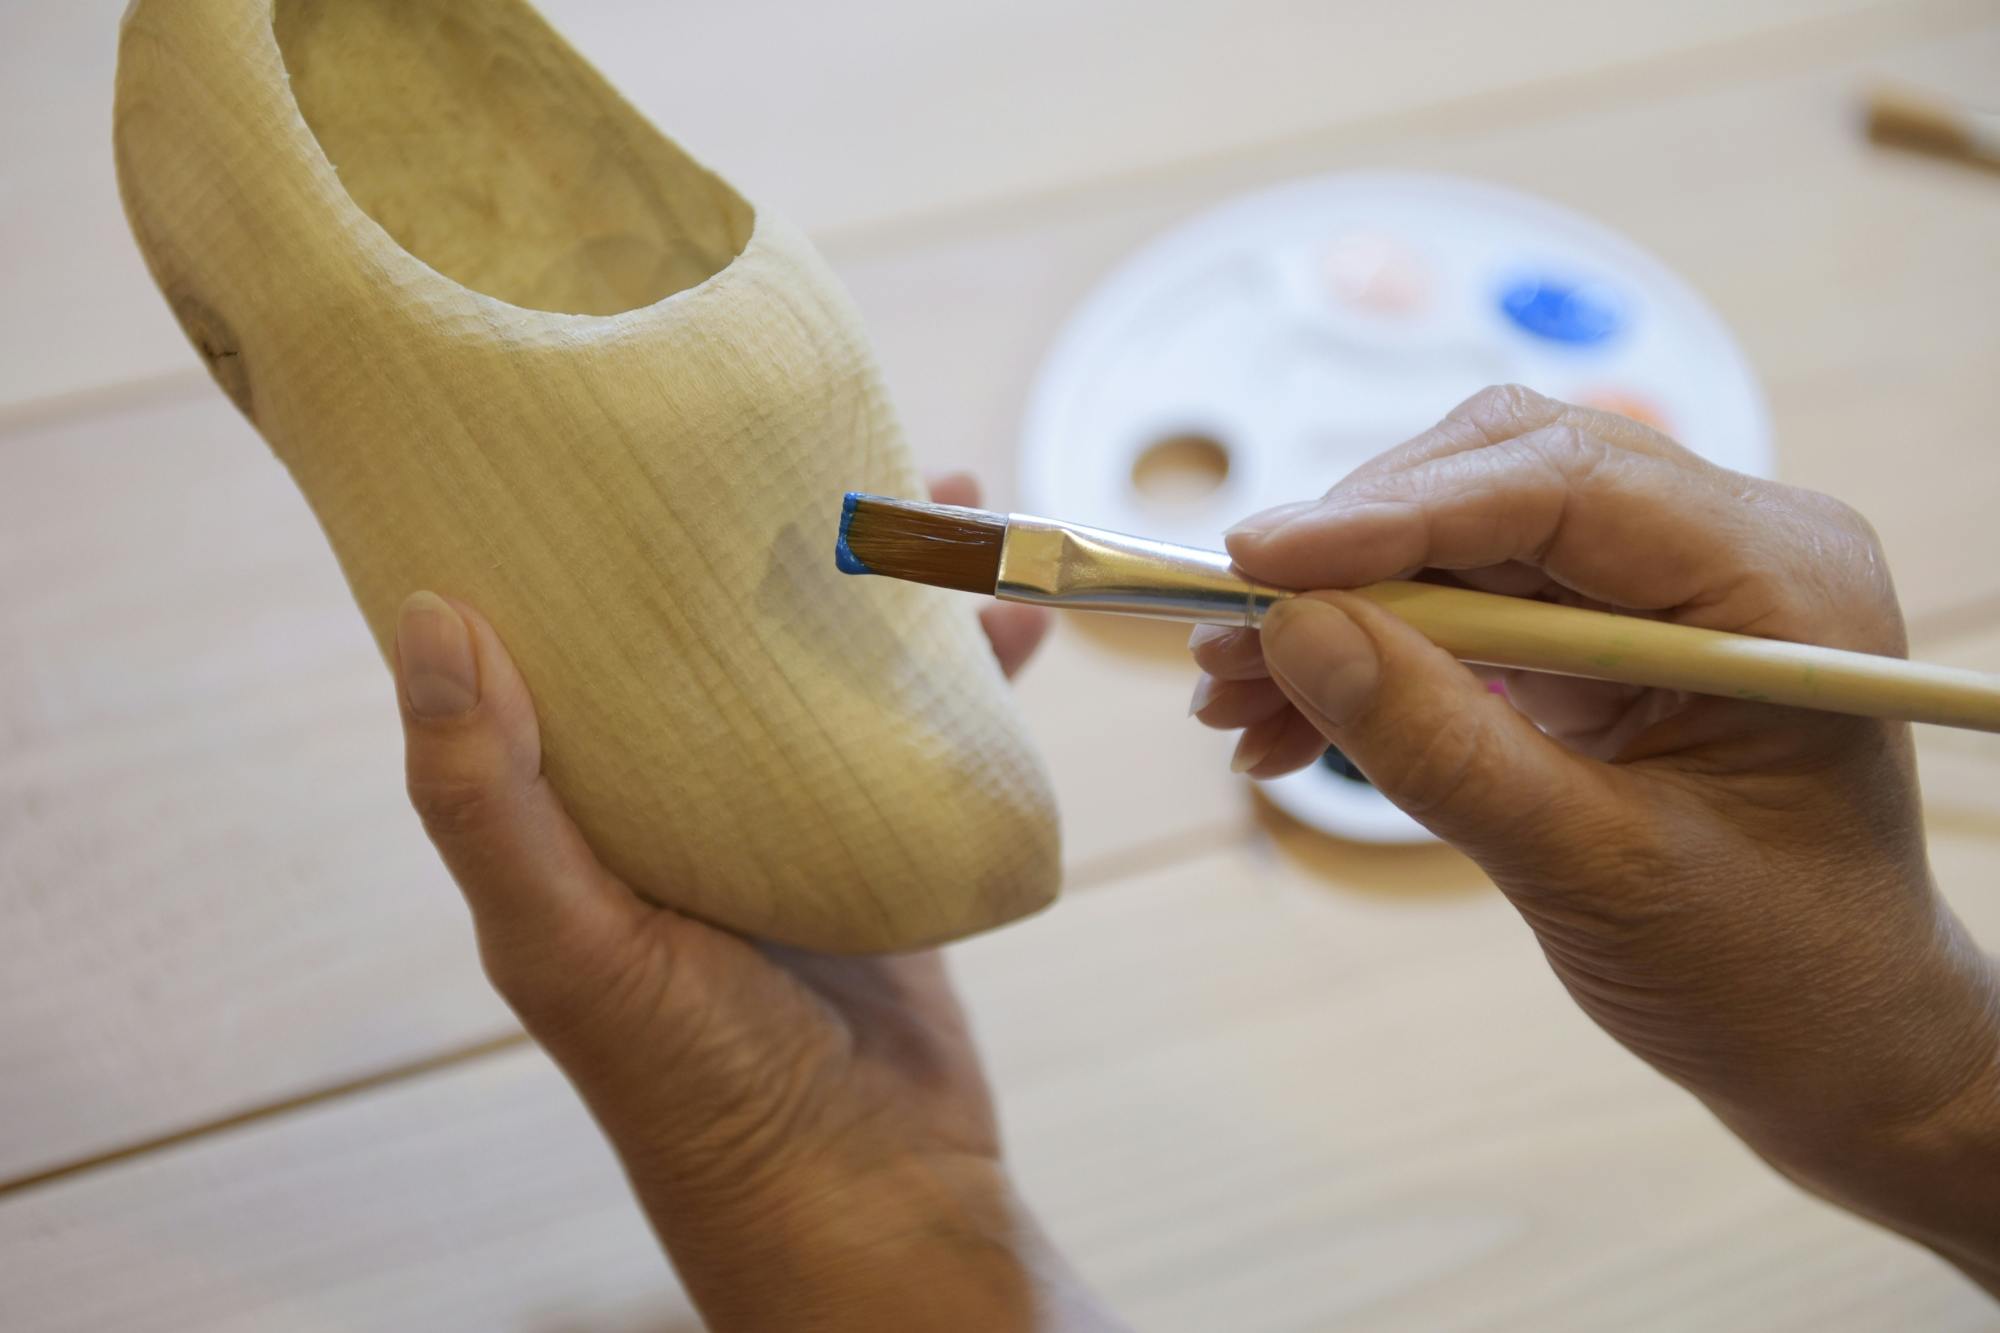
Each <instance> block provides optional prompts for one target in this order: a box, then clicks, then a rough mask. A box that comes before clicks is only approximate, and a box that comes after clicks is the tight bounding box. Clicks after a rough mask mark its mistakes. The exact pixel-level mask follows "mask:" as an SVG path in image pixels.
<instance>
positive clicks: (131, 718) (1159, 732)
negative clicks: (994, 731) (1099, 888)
mask: <svg viewBox="0 0 2000 1333" xmlns="http://www.w3.org/2000/svg"><path fill="white" fill-rule="evenodd" d="M0 470H4V472H5V473H6V475H7V476H8V477H9V479H10V481H11V482H12V483H13V484H10V485H8V486H6V487H0V682H3V683H4V688H0V920H3V921H4V922H5V928H4V929H0V1125H4V1126H5V1127H6V1128H5V1130H4V1131H0V1180H5V1179H8V1178H11V1177H14V1176H18V1175H21V1174H25V1173H27V1172H30V1171H33V1170H37V1169H42V1168H46V1167H49V1166H51V1165H54V1164H57V1163H60V1162H63V1161H66V1160H70V1159H72V1158H77V1157H85V1156H89V1155H92V1154H95V1153H98V1152H103V1151H107V1150H111V1149H115V1148H117V1147H119V1146H121V1145H123V1144H124V1143H126V1142H128V1141H131V1140H134V1139H142V1138H146V1137H150V1136H152V1135H155V1134H159V1133H163V1132H167V1131H170V1130H174V1129H178V1128H180V1127H181V1126H182V1125H184V1124H188V1123H195V1122H199V1121H201V1120H203V1119H209V1118H215V1117H219V1116H223V1115H227V1114H230V1113H233V1112H235V1111H237V1110H240V1109H242V1108H244V1107H246V1106H250V1105H254V1104H256V1103H258V1102H260V1101H267V1100H273V1099H276V1098H280V1097H284V1096H288V1095H291V1094H293V1093H296V1092H300V1091H303V1090H308V1089H310V1088H312V1087H315V1086H320V1085H323V1084H326V1083H333V1082H339V1081H342V1080H345V1079H348V1078H352V1077H356V1076H359V1075H362V1074H366V1073H369V1072H371V1071H373V1070H375V1069H378V1068H381V1067H384V1066H387V1065H393V1064H396V1063H398V1062H401V1061H404V1060H409V1059H414V1058H418V1057H421V1056H423V1055H426V1054H429V1053H431V1052H432V1051H435V1050H438V1049H442V1048H444V1047H448V1046H451V1045H455V1044H459V1043H462V1042H465V1041H470V1040H474V1039H476V1038H478V1037H480V1036H482V1035H485V1034H486V1033H488V1032H490V1031H492V1030H493V1029H494V1028H495V1026H496V1025H504V1024H505V1023H506V1021H507V1020H506V1017H505V1014H504V1010H503V1009H502V1008H501V1006H499V1004H498V1003H497V1002H496V1001H495V1000H494V999H493V998H492V997H491V995H490V994H489V993H488V991H487V989H486V987H485V984H484V982H483V980H482V979H481V978H480V977H479V975H478V970H477V967H476V965H475V963H474V960H473V956H472V952H471V949H470V947H469V943H468V939H469V932H468V929H467V927H466V924H465V921H464V919H463V910H462V908H461V907H460V905H459V903H458V902H457V900H456V895H455V893H454V892H453V890H452V889H451V887H450V885H449V883H448V882H447V881H446V879H445V878H444V875H443V872H442V871H441V869H440V868H439V867H438V865H437V863H436V860H435V858H434V856H433V855H432V853H431V851H430V848H429V846H428V845H427V844H426V842H425V840H424V838H423V836H422V833H421V832H420V830H419V829H418V827H417V824H416V821H415V819H414V817H413V816H412V815H411V814H410V812H409V810H408V808H407V807H406V805H405V804H404V801H403V797H402V788H401V738H400V733H399V731H398V728H397V723H396V718H395V712H394V704H393V695H392V692H391V686H390V683H389V680H388V676H387V673H386V672H385V671H384V670H383V667H382V665H381V662H380V661H379V659H378V658H377V656H376V653H375V649H374V646H373V644H372V642H371V641H370V640H369V638H368V636H367V633H366V631H365V629H364V628H363V626H362V623H361V620H360V617H359V615H358V614H357V613H356V612H355V611H354V609H353V606H352V604H351V602H350V600H349V598H348V596H347V590H346V587H345V585H344V584H343V583H342V581H341V578H340V575H339V572H338V570H337V569H336V567H335V565H334V563H333V559H332V556H331V555H330V554H329V553H328V552H327V550H326V549H325V544H324V542H323V541H322V539H321V538H320V536H319V533H318V530H317V528H316V526H315V524H314V522H313V520H312V516H311V514H310V512H309V511H308V510H307V508H306V506H305V504H304V502H303V501H302V500H301V499H300V498H299V496H298V494H297V492H296V490H295V489H294V488H293V487H292V485H291V482H290V480H289V478H288V477H287V476H286V475H285V473H284V471H283V469H282V468H281V467H279V465H278V464H277V463H276V462H275V461H273V460H272V459H271V458H270V456H269V454H268V451H267V450H266V449H265V448H264V446H263V444H262V442H261V441H259V440H258V439H257V438H256V437H255V436H254V435H253V434H252V433H251V432H250V431H249V429H248V428H247V426H245V424H244V423H243V422H242V421H241V420H240V419H239V418H238V417H237V416H236V415H235V412H234V410H233V409H232V408H230V407H229V406H228V404H227V403H226V402H225V401H224V400H223V399H222V398H221V396H220V395H217V394H214V393H212V392H210V391H209V390H207V389H206V388H205V387H203V388H201V389H199V390H198V391H195V392H191V393H188V394H184V395H180V396H178V397H175V398H172V399H170V400H169V401H166V402H163V403H158V404H154V405H151V406H142V407H136V408H132V409H129V410H124V411H119V412H114V413H109V414H106V415H103V416H94V417H90V418H87V419H84V420H81V421H75V422H58V423H53V424H49V425H45V426H43V427H40V428H38V429H35V430H32V431H24V432H17V433H16V434H14V435H12V436H8V437H4V438H0ZM828 522H829V524H831V522H832V515H831V514H829V518H828ZM1178 638H1179V636H1173V642H1171V643H1170V644H1169V645H1168V647H1167V650H1166V652H1165V653H1164V654H1162V655H1159V656H1155V657H1152V658H1145V659H1137V660H1134V659H1131V658H1128V657H1126V656H1123V655H1120V654H1117V653H1114V652H1111V651H1108V650H1107V649H1106V648H1104V647H1103V646H1102V644H1101V643H1099V642H1097V641H1096V640H1095V639H1093V637H1092V635H1091V634H1090V633H1089V632H1087V631H1084V630H1081V629H1079V628H1078V627H1076V626H1070V627H1067V632H1064V633H1061V634H1059V635H1058V636H1057V638H1056V640H1055V642H1054V644H1053V645H1052V647H1051V649H1050V651H1049V653H1048V655H1047V660H1045V661H1043V662H1040V663H1038V664H1037V665H1036V666H1035V667H1034V668H1033V669H1032V671H1031V672H1030V675H1029V679H1028V681H1027V682H1026V685H1025V687H1024V690H1023V701H1024V704H1025V706H1026V709H1027V712H1028V715H1029V718H1030V721H1031V724H1032V725H1033V726H1034V728H1035V730H1036V732H1037V733H1038V734H1039V735H1040V736H1042V737H1044V738H1045V739H1046V741H1047V745H1046V750H1047V753H1048V757H1049V761H1050V766H1051V768H1052V770H1053V772H1054V775H1055V779H1056V784H1057V788H1058V792H1059V797H1060V800H1061V802H1062V808H1063V810H1064V812H1065V816H1066V819H1067V821H1068V823H1069V826H1070V837H1069V840H1068V848H1067V855H1068V864H1069V865H1070V866H1071V867H1072V868H1073V869H1074V870H1076V871H1077V872H1078V873H1080V874H1082V875H1083V876H1084V877H1086V878H1088V877H1090V876H1092V875H1097V874H1101V873H1103V872H1104V869H1105V868H1106V867H1107V866H1114V865H1115V864H1116V863H1117V862H1118V861H1119V860H1120V859H1121V858H1122V857H1124V856H1126V855H1128V854H1131V853H1133V852H1135V851H1137V850H1139V849H1144V848H1147V847H1156V846H1157V847H1160V848H1163V849H1164V850H1165V851H1166V852H1167V853H1169V854H1170V853H1172V852H1173V851H1174V850H1175V849H1181V850H1185V849H1186V847H1188V846H1189V845H1190V843H1191V841H1192V842H1193V843H1197V844H1198V843H1201V842H1202V841H1204V840H1206V839H1207V838H1210V837H1212V836H1214V835H1215V834H1216V833H1217V831H1218V830H1221V831H1227V830H1229V829H1240V828H1243V827H1247V814H1248V809H1247V803H1246V799H1245V796H1244V791H1243V787H1242V784H1241V783H1240V782H1239V781H1237V780H1235V779H1232V778H1231V777H1230V775H1229V773H1228V770H1227V767H1226V765H1227V754H1228V748H1227V742H1226V741H1225V740H1224V738H1222V737H1219V736H1215V735H1213V734H1211V733H1208V732H1205V731H1203V730H1202V729H1201V728H1200V727H1198V726H1197V725H1196V724H1195V723H1193V722H1192V721H1190V720H1188V719H1187V718H1186V716H1185V712H1186V703H1185V701H1186V698H1187V691H1188V689H1189V687H1190V681H1191V679H1192V668H1191V667H1190V666H1188V665H1187V663H1186V660H1185V657H1184V655H1183V654H1182V653H1180V652H1179V651H1178V648H1177V647H1176V646H1174V645H1175V644H1177V642H1178Z"/></svg>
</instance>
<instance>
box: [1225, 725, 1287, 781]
mask: <svg viewBox="0 0 2000 1333" xmlns="http://www.w3.org/2000/svg"><path fill="white" fill-rule="evenodd" d="M1278 736H1279V732H1278V730H1277V729H1276V728H1274V727H1252V728H1251V729H1250V730H1248V731H1246V732H1244V733H1243V735H1242V736H1241V737H1239V738H1238V739H1237V742H1236V753H1235V754H1233V755H1231V756H1230V757H1229V771H1230V772H1231V773H1248V772H1249V771H1250V770H1251V769H1253V768H1255V767H1257V765H1259V764H1261V763H1263V762H1264V760H1265V759H1266V758H1267V757H1269V755H1270V753H1271V747H1272V746H1274V745H1276V744H1277V743H1278Z"/></svg>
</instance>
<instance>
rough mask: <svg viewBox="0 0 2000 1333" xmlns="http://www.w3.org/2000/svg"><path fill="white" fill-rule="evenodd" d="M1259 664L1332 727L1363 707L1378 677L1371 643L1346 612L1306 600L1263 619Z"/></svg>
mask: <svg viewBox="0 0 2000 1333" xmlns="http://www.w3.org/2000/svg"><path fill="white" fill-rule="evenodd" d="M1264 660H1265V661H1266V662H1268V663H1269V664H1270V667H1271V672H1272V674H1273V675H1276V676H1278V677H1279V678H1280V679H1282V680H1283V681H1284V683H1285V684H1286V685H1288V686H1290V687H1291V688H1292V690H1293V691H1294V692H1295V693H1296V694H1298V695H1299V696H1300V697H1301V698H1304V699H1306V700H1308V701H1310V702H1311V703H1312V704H1313V705H1314V706H1315V707H1316V708H1318V709H1319V711H1320V712H1321V713H1322V714H1324V715H1325V717H1326V720H1327V721H1329V722H1331V723H1333V724H1334V725H1335V726H1345V725H1346V724H1347V723H1348V722H1350V721H1352V720H1353V719H1354V718H1355V717H1356V716H1357V715H1359V714H1360V712H1361V711H1362V710H1363V709H1364V708H1366V707H1367V706H1368V704H1369V701H1370V700H1372V699H1373V698H1374V697H1375V686H1376V682H1377V680H1378V679H1379V678H1380V676H1381V660H1380V659H1379V658H1378V657H1377V656H1376V653H1375V641H1374V640H1372V639H1370V638H1369V637H1368V635H1367V634H1366V633H1365V632H1364V631H1363V630H1362V628H1361V627H1360V626H1359V625H1357V624H1355V623H1354V622H1353V621H1352V620H1350V619H1349V618H1348V617H1347V614H1346V612H1344V611H1342V610H1340V609H1339V608H1338V607H1335V606H1330V605H1328V604H1327V603H1325V602H1321V601H1316V600H1314V599H1313V598H1310V597H1293V598H1289V599H1287V600H1286V601H1283V602H1280V603H1279V604H1278V605H1277V606H1275V607H1273V608H1272V609H1271V614H1270V615H1268V616H1266V617H1265V619H1264Z"/></svg>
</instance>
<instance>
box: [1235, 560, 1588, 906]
mask: <svg viewBox="0 0 2000 1333" xmlns="http://www.w3.org/2000/svg"><path fill="white" fill-rule="evenodd" d="M1262 639H1263V648H1264V659H1265V664H1266V665H1267V666H1268V667H1269V668H1270V671H1271V676H1272V679H1274V680H1275V681H1276V682H1277V684H1278V687H1279V688H1280V689H1282V690H1283V691H1284V692H1285V695H1286V697H1288V698H1289V699H1290V700H1291V701H1292V703H1293V705H1294V706H1296V707H1297V708H1298V710H1299V711H1300V712H1301V713H1303V714H1304V715H1305V716H1306V718H1307V720H1308V721H1310V722H1311V723H1312V724H1313V725H1314V726H1315V727H1317V728H1318V729H1319V731H1320V732H1321V734H1323V735H1324V736H1325V737H1326V738H1327V740H1329V741H1331V742H1332V743H1333V744H1335V745H1337V746H1339V747H1340V750H1341V752H1342V753H1343V754H1345V755H1346V756H1347V757H1348V758H1349V759H1351V760H1353V761H1354V763H1355V765H1356V766H1357V767H1359V768H1360V769H1361V771H1362V772H1363V773H1365V774H1367V776H1368V780H1369V781H1370V782H1371V783H1373V784H1374V785H1375V787H1376V788H1377V789H1378V790H1379V791H1381V792H1382V794H1383V795H1385V796H1387V797H1388V798H1389V799H1390V800H1391V801H1393V802H1395V803H1396V805H1398V806H1399V807H1401V808H1402V809H1403V810H1404V811H1406V812H1407V813H1408V814H1410V815H1411V816H1412V817H1413V818H1415V819H1416V820H1417V821H1418V822H1419V823H1421V824H1423V825H1424V827H1426V828H1428V829H1430V830H1431V831H1432V832H1433V833H1435V834H1437V835H1438V836H1439V837H1440V838H1443V839H1444V840H1445V841H1446V842H1449V843H1451V844H1452V845H1453V846H1456V847H1458V848H1459V849H1460V850H1461V851H1464V852H1465V853H1466V854H1468V855H1470V856H1471V857H1473V859H1475V860H1477V861H1479V862H1480V863H1481V864H1482V865H1484V866H1485V867H1486V869H1487V870H1488V872H1489V873H1491V874H1494V875H1495V877H1496V878H1498V877H1499V876H1500V875H1501V874H1503V873H1505V871H1506V870H1509V869H1512V868H1514V867H1516V866H1519V867H1520V868H1521V869H1523V870H1526V869H1530V868H1532V869H1534V870H1536V871H1538V872H1539V873H1541V874H1544V875H1546V874H1547V873H1548V872H1549V871H1550V870H1559V868H1560V867H1561V866H1563V865H1568V864H1576V863H1577V861H1578V860H1579V858H1580V857H1581V856H1585V855H1587V854H1588V853H1589V851H1590V847H1589V846H1588V845H1587V844H1588V843H1589V842H1591V841H1594V839H1593V838H1592V835H1591V834H1590V833H1589V832H1588V830H1591V829H1597V830H1599V831H1600V832H1601V831H1602V830H1604V829H1605V828H1607V827H1608V826H1611V825H1613V824H1615V823H1616V822H1618V820H1619V815H1618V813H1617V811H1616V809H1615V805H1614V802H1615V799H1616V796H1615V792H1614V790H1613V783H1612V780H1611V774H1610V770H1608V769H1605V768H1604V767H1603V766H1601V765H1595V764H1592V763H1590V762H1589V761H1587V760H1584V759H1581V758H1579V757H1578V756H1576V755H1574V754H1572V753H1570V752H1569V751H1567V750H1565V749H1564V748H1563V747H1562V746H1561V745H1559V744H1557V743H1556V742H1555V741H1553V740H1551V739H1549V738H1548V737H1547V736H1545V735H1543V734H1542V732H1541V731H1540V730H1539V729H1537V728H1536V727H1535V725H1534V724H1533V723H1532V722H1530V721H1529V720H1528V719H1527V718H1526V717H1523V716H1522V715H1521V714H1520V713H1519V712H1517V711H1516V710H1515V709H1514V707H1513V706H1512V705H1511V704H1509V703H1508V702H1507V701H1506V700H1505V699H1502V698H1500V697H1498V696H1496V695H1494V694H1492V693H1490V692H1489V691H1488V690H1487V688H1486V686H1485V684H1484V682H1482V681H1481V680H1480V679H1479V678H1478V677H1476V676H1474V675H1473V674H1472V672H1471V671H1469V670H1468V669H1467V668H1466V667H1465V666H1464V665H1463V664H1462V663H1460V662H1458V661H1456V660H1454V659H1453V658H1452V657H1451V655H1450V654H1448V653H1446V652H1445V651H1444V650H1443V649H1442V648H1439V647H1438V646H1437V645H1436V644H1434V643H1432V642H1431V641H1430V640H1428V639H1426V638H1424V637H1423V635H1421V634H1419V633H1418V632H1417V631H1416V630H1415V629H1413V628H1411V627H1410V626H1409V625H1408V624H1406V623H1405V622H1403V621H1402V620H1400V619H1398V618H1397V617H1396V616H1395V615H1393V614H1391V613H1390V612H1388V611H1385V610H1383V609H1382V608H1381V607H1379V606H1376V605H1374V604H1373V603H1371V602H1368V601H1366V600H1365V599H1363V598H1359V597H1354V596H1351V595H1349V594H1346V593H1340V592H1316V593H1311V594H1307V595H1303V596H1299V597H1294V598H1289V599H1287V600H1285V601H1283V602H1280V603H1278V605H1276V606H1274V607H1273V608H1271V612H1270V614H1269V615H1268V616H1267V617H1266V618H1265V621H1264V625H1263V635H1262Z"/></svg>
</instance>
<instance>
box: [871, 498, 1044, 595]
mask: <svg viewBox="0 0 2000 1333" xmlns="http://www.w3.org/2000/svg"><path fill="white" fill-rule="evenodd" d="M1006 541H1007V516H1006V515H1005V514H991V513H988V512H987V511H986V510H984V509H961V508H960V507H959V506H957V505H934V504H920V503H918V502H917V501H914V500H891V499H888V498H886V497H884V496H880V495H860V494H856V493H852V492H850V493H849V494H848V497H847V503H846V504H845V505H844V506H843V507H842V509H841V511H840V541H839V542H838V543H837V544H836V545H835V546H834V549H833V558H834V563H835V564H837V565H839V566H840V569H841V572H842V573H844V574H881V575H883V576H885V577H887V578H892V579H904V580H906V581H908V582H911V583H928V584H930V585H931V586H932V587H934V588H956V589H958V590H959V591H960V592H979V593H985V594H986V595H988V596H989V597H990V596H992V594H993V589H994V587H995V586H996V585H997V584H998V583H999V582H1000V548H1001V547H1002V546H1004V545H1005V544H1006Z"/></svg>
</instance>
